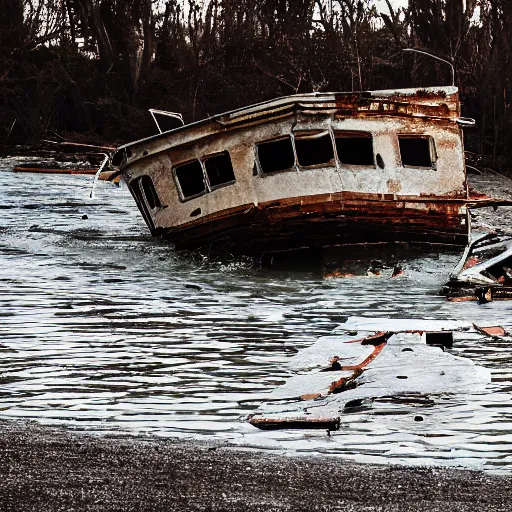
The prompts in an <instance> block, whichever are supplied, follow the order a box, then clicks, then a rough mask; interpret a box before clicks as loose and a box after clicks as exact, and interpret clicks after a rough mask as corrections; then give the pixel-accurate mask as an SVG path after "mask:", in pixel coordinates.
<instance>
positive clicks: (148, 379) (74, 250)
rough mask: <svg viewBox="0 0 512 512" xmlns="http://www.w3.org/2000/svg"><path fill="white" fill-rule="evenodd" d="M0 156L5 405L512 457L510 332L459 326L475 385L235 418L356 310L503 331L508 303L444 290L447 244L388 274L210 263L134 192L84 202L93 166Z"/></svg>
mask: <svg viewBox="0 0 512 512" xmlns="http://www.w3.org/2000/svg"><path fill="white" fill-rule="evenodd" d="M2 165H3V170H2V171H0V175H1V177H2V180H1V185H0V187H1V188H0V215H1V217H0V219H1V220H0V317H1V324H0V419H4V420H5V419H16V418H25V419H27V418H28V419H34V420H37V421H39V422H41V423H46V424H54V425H57V424H58V425H64V426H66V427H68V428H72V429H80V430H85V431H89V432H95V433H97V432H116V433H130V434H138V433H149V434H154V435H166V436H182V437H199V438H209V439H212V438H213V439H217V440H225V441H226V442H230V443H235V444H242V445H247V446H256V447H265V448H271V449H280V450H281V449H284V450H288V451H293V452H314V453H329V454H339V455H342V456H345V457H349V458H352V459H355V460H358V461H371V462H394V463H395V462H402V463H403V462H405V463H407V464H439V465H455V466H457V465H458V466H464V467H476V468H485V469H493V470H505V471H508V470H510V469H511V468H512V423H511V419H512V400H511V398H512V393H511V390H512V354H511V349H512V347H511V346H510V343H509V342H504V341H491V340H482V338H475V337H471V336H469V335H468V339H467V340H464V341H463V342H462V343H459V344H457V346H456V347H454V349H453V351H452V352H453V353H454V354H456V355H462V356H464V357H468V358H471V359H472V360H473V361H474V362H475V363H477V364H479V365H482V366H485V367H487V368H489V369H490V370H491V372H492V382H491V383H490V384H489V385H488V386H487V388H486V389H485V392H482V393H477V394H460V393H459V394H446V395H439V396H428V397H422V398H423V399H421V400H413V401H411V400H406V399H380V400H376V401H375V402H374V403H373V405H372V407H370V408H368V409H365V410H360V411H355V412H353V413H350V414H345V415H343V417H342V426H341V430H340V431H339V432H336V433H334V434H333V435H332V436H331V437H327V436H326V434H325V432H323V431H296V432H288V431H286V432H270V433H269V432H261V431H258V430H256V429H255V428H253V427H251V426H250V425H249V424H248V423H247V422H246V421H245V419H246V416H247V415H248V414H249V413H251V412H253V411H254V410H255V409H256V408H257V407H258V405H259V404H260V403H261V402H262V401H264V400H265V398H266V396H267V395H268V393H269V392H270V391H271V390H272V389H273V388H274V387H275V386H277V385H279V384H281V383H283V382H284V380H285V379H286V378H287V377H288V376H290V375H291V370H290V369H289V368H288V367H287V366H286V362H287V361H288V360H289V358H290V357H291V356H292V355H294V354H296V353H297V351H299V350H300V349H301V348H305V347H308V346H310V345H311V344H312V343H313V342H314V341H315V340H316V339H317V338H318V337H319V336H322V335H325V334H328V333H329V332H330V331H331V330H332V329H333V328H334V327H335V326H336V325H337V324H338V323H340V322H342V321H343V320H344V319H345V318H346V317H348V316H350V315H363V316H390V317H422V318H433V319H462V320H468V321H474V322H477V323H479V324H481V325H498V324H499V325H503V326H504V327H506V328H507V327H508V328H509V330H512V321H511V316H510V313H511V308H512V303H507V302H501V303H490V304H487V305H478V304H476V303H449V302H446V301H445V300H444V299H443V298H442V297H439V296H437V295H436V293H437V291H438V290H439V288H440V286H441V284H442V283H443V282H444V280H445V279H446V277H447V275H448V273H449V272H450V270H451V269H452V268H453V267H454V266H455V264H456V263H457V261H458V255H457V254H453V253H452V254H428V255H422V256H421V257H418V256H415V257H413V258H412V259H411V260H409V261H408V262H407V263H406V273H405V275H404V276H403V277H400V278H398V279H372V278H348V279H329V280H326V279H322V276H321V274H320V273H319V272H318V271H317V269H314V268H313V269H310V270H309V271H301V272H297V271H295V272H294V271H291V270H290V271H285V270H268V269H259V268H256V267H254V266H252V265H251V264H250V263H249V262H245V261H233V262H223V263H212V262H208V261H204V260H201V259H200V258H198V257H191V256H190V255H183V254H179V253H176V252H174V251H173V249H172V248H170V247H168V246H166V245H165V244H163V243H161V242H159V241H158V240H154V239H152V238H151V237H150V236H148V233H147V230H146V227H145V225H144V224H143V221H142V219H141V217H140V216H139V214H138V211H137V210H136V207H135V204H134V202H133V200H132V199H131V197H130V196H129V193H128V192H127V190H126V189H123V188H121V189H118V188H115V187H113V186H112V185H110V184H108V183H99V185H98V188H97V191H96V197H95V199H92V200H91V199H89V197H88V196H89V193H90V188H91V182H92V180H91V177H81V176H50V175H30V174H15V173H12V172H10V168H9V166H10V165H11V164H10V163H9V162H5V161H4V162H3V163H2V162H0V166H2ZM494 180H495V178H494V177H492V176H491V177H489V178H485V179H484V178H480V181H481V183H480V184H481V185H482V186H489V185H491V186H492V185H493V184H495V181H494ZM511 215H512V212H511ZM84 216H87V218H83V217H84ZM503 219H504V218H503V217H501V218H500V222H506V217H505V221H504V220H503ZM418 414H421V415H422V417H423V418H424V421H423V422H421V423H419V422H415V421H414V417H415V416H417V415H418Z"/></svg>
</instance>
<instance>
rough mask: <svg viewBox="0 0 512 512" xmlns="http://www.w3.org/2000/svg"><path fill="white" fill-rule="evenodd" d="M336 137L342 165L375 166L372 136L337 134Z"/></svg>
mask: <svg viewBox="0 0 512 512" xmlns="http://www.w3.org/2000/svg"><path fill="white" fill-rule="evenodd" d="M334 137H335V142H336V152H337V153H338V160H339V161H340V163H341V164H343V165H365V166H372V167H373V166H375V163H374V159H373V140H372V136H371V134H369V133H355V132H352V133H351V132H336V133H335V134H334Z"/></svg>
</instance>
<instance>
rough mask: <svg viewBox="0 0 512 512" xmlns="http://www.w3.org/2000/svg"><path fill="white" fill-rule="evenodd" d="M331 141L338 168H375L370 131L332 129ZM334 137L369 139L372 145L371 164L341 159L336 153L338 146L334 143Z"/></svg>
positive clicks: (373, 147)
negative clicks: (348, 161)
mask: <svg viewBox="0 0 512 512" xmlns="http://www.w3.org/2000/svg"><path fill="white" fill-rule="evenodd" d="M331 137H332V141H333V146H334V153H335V157H336V163H337V165H338V167H340V168H348V169H353V168H356V169H361V168H369V167H371V168H373V169H375V168H377V164H376V162H375V158H376V157H375V145H374V143H373V138H374V137H373V134H372V133H371V132H364V131H359V130H333V131H332V136H331ZM336 139H369V140H370V143H371V146H372V163H371V164H366V163H365V164H348V163H344V162H342V161H341V158H340V155H339V153H338V146H337V144H336Z"/></svg>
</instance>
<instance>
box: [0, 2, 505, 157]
mask: <svg viewBox="0 0 512 512" xmlns="http://www.w3.org/2000/svg"><path fill="white" fill-rule="evenodd" d="M0 4H1V6H2V10H3V11H4V12H9V13H10V15H9V16H5V17H3V18H2V19H1V20H0V64H1V66H0V69H1V70H2V71H1V73H0V143H3V144H15V143H20V142H23V143H27V142H28V143H37V142H39V141H41V139H43V138H45V137H48V135H49V134H52V133H53V132H56V133H58V134H60V135H69V134H73V138H74V139H76V138H78V139H80V137H82V139H81V140H84V137H85V138H86V139H87V140H89V141H91V142H96V143H100V142H103V143H105V142H107V141H108V142H121V141H126V140H131V139H133V138H138V137H142V136H145V135H149V134H151V133H152V132H153V126H152V120H151V118H150V116H149V115H147V113H146V112H145V110H146V109H147V108H151V107H153V108H160V109H164V110H171V111H179V112H183V114H184V117H185V120H186V121H193V120H197V119H200V118H203V117H205V116H207V115H212V114H215V113H219V112H222V111H226V110H230V109H232V108H235V107H239V106H243V105H246V104H251V103H255V102H257V101H260V100H265V99H269V98H273V97H276V96H280V95H283V94H292V93H299V92H310V91H340V90H346V91H351V90H361V89H379V88H395V87H404V86H411V85H414V86H418V87H421V86H425V85H433V84H439V85H441V84H447V83H449V82H450V81H451V71H450V68H449V67H448V66H446V65H444V64H443V63H441V62H438V61H435V60H432V59H429V58H427V57H424V56H421V55H418V54H410V53H404V52H403V51H402V49H403V48H406V47H415V48H419V49H424V50H428V51H430V52H433V53H435V54H437V55H439V56H440V57H443V58H445V59H446V60H448V61H449V62H451V63H453V65H454V67H455V80H456V85H459V87H461V92H462V99H463V102H464V105H463V110H464V112H463V113H464V115H466V116H469V117H474V118H476V120H477V122H478V128H477V129H476V130H474V131H473V133H472V134H470V135H469V137H468V138H467V141H466V143H467V146H468V148H469V149H471V150H472V151H474V152H475V153H476V154H477V155H479V156H480V157H483V158H486V159H490V160H493V161H494V163H498V164H500V163H501V164H505V163H506V162H507V161H508V160H510V158H511V156H512V154H511V150H510V149H509V148H510V147H512V145H511V144H509V139H510V138H511V136H512V123H511V116H510V92H511V85H510V83H511V78H512V77H511V76H510V75H511V72H512V71H511V69H512V68H511V67H510V66H509V60H510V57H509V53H510V50H509V49H510V47H511V45H510V39H511V34H512V33H511V32H510V26H511V23H510V21H511V19H510V18H511V16H512V13H511V11H510V9H509V8H507V4H506V2H505V1H504V0H498V1H493V2H490V0H484V1H481V2H477V1H476V0H472V1H467V2H463V1H462V0H410V1H409V5H408V7H407V8H405V9H398V10H394V9H393V8H392V7H391V5H389V12H386V13H380V12H378V11H377V9H376V8H375V6H374V4H373V2H371V1H370V0H359V1H355V0H300V1H296V2H287V1H286V0H264V1H257V0H244V1H242V2H240V1H238V0H237V1H235V0H211V1H196V0H169V1H167V2H150V1H149V0H102V1H99V0H65V1H64V2H56V1H55V0H0Z"/></svg>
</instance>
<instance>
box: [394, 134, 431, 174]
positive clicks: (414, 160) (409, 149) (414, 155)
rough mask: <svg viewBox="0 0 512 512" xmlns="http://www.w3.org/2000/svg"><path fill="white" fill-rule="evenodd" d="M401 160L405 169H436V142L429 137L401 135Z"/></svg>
mask: <svg viewBox="0 0 512 512" xmlns="http://www.w3.org/2000/svg"><path fill="white" fill-rule="evenodd" d="M398 144H399V146H400V158H401V159H402V165H403V166H404V167H428V168H432V167H434V162H435V161H436V154H435V147H434V140H433V139H432V137H428V136H426V137H425V136H414V135H399V136H398Z"/></svg>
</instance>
